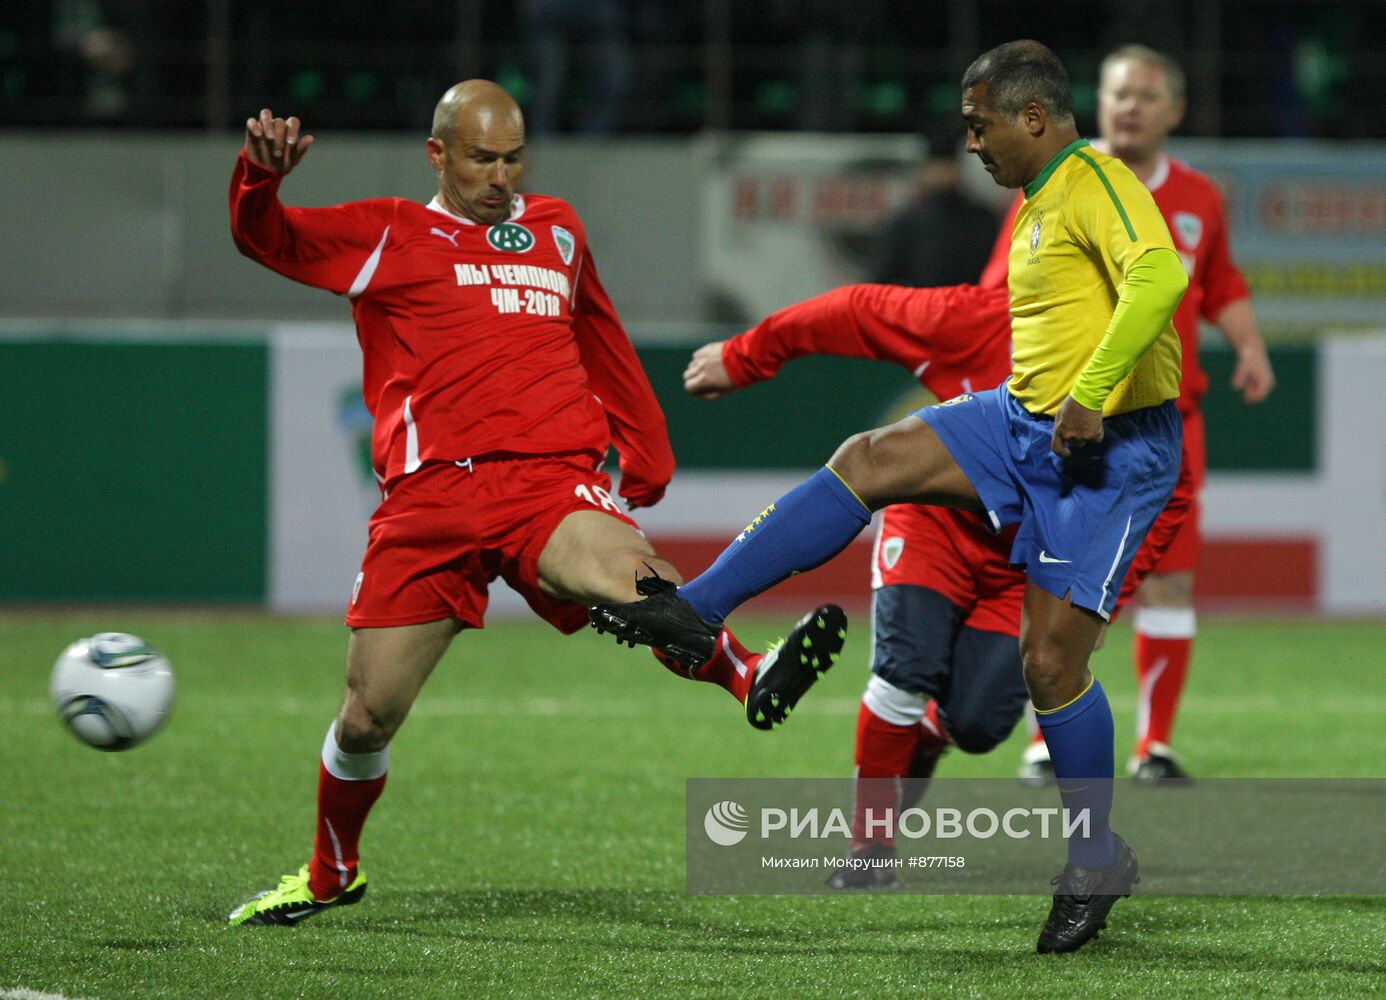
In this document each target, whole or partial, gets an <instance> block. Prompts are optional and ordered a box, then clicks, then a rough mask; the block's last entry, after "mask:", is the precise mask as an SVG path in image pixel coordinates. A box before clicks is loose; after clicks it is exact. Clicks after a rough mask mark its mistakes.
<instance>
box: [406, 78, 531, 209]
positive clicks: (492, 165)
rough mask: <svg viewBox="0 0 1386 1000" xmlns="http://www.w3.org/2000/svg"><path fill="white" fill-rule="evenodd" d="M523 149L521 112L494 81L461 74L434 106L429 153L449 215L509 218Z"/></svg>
mask: <svg viewBox="0 0 1386 1000" xmlns="http://www.w3.org/2000/svg"><path fill="white" fill-rule="evenodd" d="M524 149H525V118H524V115H522V114H521V113H520V106H519V105H518V104H516V103H515V98H513V97H511V96H510V94H509V93H507V92H506V89H505V88H504V87H502V86H500V85H499V84H497V83H492V82H491V81H490V80H464V81H463V82H462V83H459V84H455V85H454V86H452V87H449V88H448V92H447V93H446V94H444V95H443V97H442V100H440V101H439V102H438V106H437V107H436V108H434V110H433V133H432V135H431V136H430V137H429V140H428V159H429V162H430V163H431V164H433V169H434V170H435V171H437V174H438V195H439V197H440V198H441V199H442V202H443V204H444V205H445V206H446V207H447V210H448V211H449V212H452V213H453V214H454V215H460V216H463V217H465V218H468V219H471V220H473V221H474V222H484V223H486V224H487V225H495V224H496V223H498V222H504V221H505V220H506V219H507V218H509V217H510V211H511V208H512V206H513V199H514V195H515V184H516V182H517V181H519V179H520V174H521V173H522V172H523V170H524V164H523V162H522V160H523V157H524Z"/></svg>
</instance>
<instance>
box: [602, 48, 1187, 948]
mask: <svg viewBox="0 0 1386 1000" xmlns="http://www.w3.org/2000/svg"><path fill="white" fill-rule="evenodd" d="M962 113H963V118H964V120H965V121H966V122H967V125H968V131H969V137H968V149H969V151H970V152H972V153H975V154H976V155H977V156H978V157H980V159H981V160H982V162H983V163H984V164H985V165H986V168H987V170H988V171H990V172H991V174H992V176H993V177H994V178H995V179H996V181H997V183H999V184H1002V185H1004V186H1006V187H1011V188H1023V189H1024V191H1025V194H1026V204H1025V208H1024V210H1023V211H1022V212H1021V215H1020V221H1019V222H1017V224H1016V228H1015V235H1014V243H1013V247H1012V251H1011V254H1012V256H1011V262H1010V264H1011V277H1010V282H1011V286H1010V291H1011V308H1012V313H1013V317H1014V318H1013V330H1014V358H1013V375H1012V378H1011V380H1010V381H1009V382H1008V383H1006V384H1004V385H1001V386H998V387H997V388H995V389H992V390H990V391H988V392H978V393H967V394H964V395H962V396H959V397H957V398H956V399H952V400H948V401H947V402H945V403H941V404H939V405H938V406H932V407H927V408H925V409H923V410H920V411H918V412H917V413H914V414H911V415H910V416H909V417H906V418H905V419H904V420H901V421H899V422H897V423H895V424H891V425H890V426H888V427H883V428H878V429H877V430H874V431H868V432H865V433H862V434H856V435H853V436H852V437H850V438H848V439H847V440H846V441H845V442H843V444H842V445H841V446H840V447H839V448H838V449H837V451H836V452H835V453H834V454H833V456H832V458H831V459H830V460H829V462H828V464H827V466H826V467H825V468H823V469H820V470H819V471H818V472H817V473H816V474H815V475H814V476H813V477H811V478H810V479H808V480H806V481H805V482H803V483H801V484H800V485H799V486H797V487H795V488H794V489H793V490H791V491H790V492H789V493H787V494H786V495H785V496H783V497H781V498H780V499H778V500H777V501H775V503H773V504H771V505H769V506H768V507H766V508H765V509H764V510H763V511H761V514H760V516H758V517H756V519H755V523H754V524H753V526H751V527H748V528H747V530H746V531H745V532H743V533H742V534H741V535H739V536H738V537H737V538H736V539H735V540H734V541H733V542H732V543H731V544H730V545H729V546H728V547H727V549H726V550H724V551H723V553H722V554H721V556H719V557H718V559H717V561H716V562H715V563H714V564H713V565H712V566H711V567H710V568H709V569H708V570H707V571H706V572H704V573H703V574H702V575H701V576H699V577H697V578H696V579H694V580H690V581H689V582H688V583H686V584H683V585H682V586H679V587H674V586H673V585H672V584H665V583H664V582H662V581H661V582H655V581H651V582H650V584H649V585H648V586H642V588H641V593H642V594H648V595H649V596H647V597H646V598H645V599H644V600H640V601H633V602H630V603H626V604H603V605H598V606H596V607H594V608H592V609H591V617H592V623H593V625H594V626H596V627H597V628H598V629H599V630H600V631H604V632H611V633H614V634H615V635H616V636H617V638H618V639H624V640H627V641H629V642H631V643H632V644H633V643H635V642H640V643H644V644H646V645H650V646H653V647H655V648H656V649H664V650H666V651H667V650H668V649H670V648H674V649H679V650H683V651H687V650H697V649H705V650H707V651H708V653H709V655H710V652H711V650H712V649H713V648H714V644H715V642H716V639H717V635H718V633H719V630H720V628H721V623H722V621H723V620H724V619H725V618H726V617H727V616H728V615H729V614H730V613H731V612H732V610H733V609H735V608H736V607H737V606H738V605H740V604H741V603H742V602H743V601H745V600H747V599H749V598H750V597H752V596H754V595H756V594H758V593H760V592H762V591H764V590H767V589H769V588H770V587H773V586H774V585H775V584H776V583H778V582H780V581H781V580H784V579H786V578H787V577H789V576H790V575H791V574H793V573H794V572H796V571H803V570H806V569H811V568H813V567H814V566H816V565H818V564H820V563H822V562H825V561H826V560H827V559H829V558H831V557H832V556H833V555H835V554H836V553H837V552H839V551H841V550H842V549H843V548H845V547H846V545H847V544H848V543H849V542H850V541H851V540H852V539H853V538H854V537H855V536H856V535H857V533H858V532H860V531H861V529H862V528H864V527H865V526H866V525H867V524H868V523H869V521H870V518H871V513H872V512H873V511H875V510H878V509H880V508H881V507H884V506H886V505H888V504H893V503H923V504H933V505H937V506H945V507H957V508H963V509H967V510H972V511H976V512H977V513H980V514H982V515H983V516H984V517H985V518H987V519H988V520H989V521H990V522H991V524H992V525H993V526H994V527H995V528H996V529H997V530H998V531H999V530H1000V529H1001V528H1002V527H1004V526H1006V525H1010V524H1017V525H1019V528H1018V530H1017V533H1016V537H1015V543H1014V545H1013V546H1012V549H1011V561H1012V563H1014V564H1016V565H1019V566H1024V567H1025V571H1026V576H1027V581H1026V589H1025V598H1024V605H1023V612H1022V621H1021V634H1020V644H1021V660H1022V663H1023V666H1024V672H1025V683H1026V686H1027V687H1028V688H1029V691H1030V699H1031V701H1032V703H1033V704H1034V706H1035V709H1036V713H1037V715H1038V717H1039V720H1040V725H1041V727H1042V728H1043V729H1044V733H1045V739H1046V740H1047V742H1048V744H1049V748H1050V753H1051V756H1052V758H1053V762H1054V771H1055V776H1056V778H1057V779H1058V784H1059V792H1060V795H1061V796H1062V798H1063V803H1064V806H1065V808H1066V809H1067V810H1069V812H1070V815H1072V816H1080V817H1081V816H1085V817H1086V818H1087V820H1088V825H1087V827H1086V828H1085V829H1080V830H1078V831H1076V832H1075V833H1074V834H1073V835H1072V836H1070V837H1069V841H1068V864H1066V865H1065V867H1064V871H1063V873H1062V875H1061V876H1060V878H1059V879H1058V881H1057V886H1058V888H1057V889H1056V891H1055V895H1054V900H1053V904H1052V906H1051V908H1050V912H1049V917H1048V920H1047V921H1046V923H1045V926H1044V928H1043V930H1042V931H1041V933H1040V936H1039V941H1038V945H1037V948H1038V950H1039V951H1040V952H1043V953H1053V952H1066V951H1074V950H1076V949H1078V948H1080V947H1082V946H1083V944H1085V943H1086V942H1087V941H1089V940H1091V939H1092V938H1094V937H1096V936H1097V933H1098V932H1099V931H1100V930H1101V929H1102V928H1103V927H1105V926H1106V919H1107V915H1108V913H1109V911H1110V910H1111V908H1112V906H1113V904H1114V903H1115V902H1116V900H1117V899H1118V898H1119V897H1121V896H1123V895H1129V894H1130V892H1131V886H1132V884H1133V883H1134V882H1135V881H1137V879H1138V869H1137V865H1136V856H1135V854H1134V853H1133V852H1132V850H1131V849H1130V847H1128V846H1127V845H1126V844H1125V842H1124V841H1122V839H1121V838H1120V837H1117V836H1116V835H1115V834H1114V833H1113V832H1112V830H1111V828H1110V826H1109V825H1108V817H1109V815H1110V813H1111V800H1112V775H1113V771H1114V767H1115V761H1114V749H1113V731H1112V712H1111V707H1110V706H1109V705H1108V703H1107V697H1106V695H1105V694H1104V693H1103V691H1102V686H1101V685H1100V684H1098V683H1097V681H1096V679H1095V678H1094V677H1093V676H1092V675H1091V674H1090V673H1089V672H1088V659H1089V657H1090V656H1091V655H1092V651H1093V648H1094V646H1095V644H1096V642H1097V637H1098V635H1099V633H1100V631H1101V628H1102V625H1103V623H1104V622H1105V621H1106V620H1107V618H1108V616H1109V615H1110V614H1111V611H1112V608H1113V606H1114V604H1115V602H1116V597H1117V594H1118V593H1119V591H1120V589H1121V583H1122V579H1123V578H1124V577H1125V575H1126V571H1127V569H1129V567H1130V565H1131V560H1132V558H1133V557H1134V555H1135V552H1136V549H1137V548H1139V546H1140V543H1141V540H1142V539H1143V538H1144V537H1145V533H1146V531H1147V530H1148V529H1149V528H1150V525H1151V524H1152V523H1153V522H1154V520H1155V517H1156V515H1158V514H1159V512H1160V510H1161V509H1162V508H1163V507H1164V505H1165V502H1166V501H1167V500H1168V499H1169V495H1170V493H1171V491H1172V490H1173V489H1174V483H1175V479H1176V478H1177V476H1178V471H1179V455H1180V443H1181V431H1180V424H1179V414H1178V411H1177V410H1176V409H1175V406H1174V403H1173V399H1174V397H1175V396H1176V395H1177V394H1178V390H1179V341H1178V338H1177V337H1176V335H1175V333H1174V330H1173V328H1172V327H1171V326H1170V319H1171V317H1172V316H1173V315H1174V310H1175V308H1176V307H1177V306H1178V304H1179V300H1180V297H1181V296H1182V294H1183V292H1184V289H1185V287H1186V286H1187V283H1188V279H1187V277H1186V276H1185V273H1184V268H1183V266H1182V265H1181V264H1180V261H1179V258H1178V256H1177V255H1176V254H1175V251H1174V248H1173V243H1172V242H1171V240H1170V236H1169V231H1168V230H1167V229H1166V227H1165V223H1164V221H1163V219H1162V218H1161V217H1160V213H1159V212H1158V211H1157V210H1156V208H1155V204H1154V202H1153V200H1152V199H1151V197H1150V194H1149V193H1148V192H1147V191H1146V190H1145V188H1144V187H1143V186H1142V185H1141V184H1140V182H1139V181H1137V180H1136V179H1135V177H1133V176H1132V175H1131V173H1130V171H1128V170H1127V169H1126V168H1125V167H1124V166H1122V165H1121V164H1120V163H1119V162H1117V161H1116V160H1113V159H1111V158H1110V157H1107V156H1103V155H1101V154H1100V153H1097V152H1096V151H1095V150H1093V149H1092V148H1091V147H1089V146H1088V145H1087V144H1086V143H1084V142H1083V141H1082V140H1081V139H1080V138H1079V137H1078V133H1077V130H1076V128H1075V125H1074V121H1073V111H1072V98H1071V94H1070V87H1069V80H1068V74H1067V73H1066V72H1065V70H1064V67H1063V64H1062V63H1061V62H1059V60H1058V58H1057V57H1056V56H1055V55H1054V53H1052V52H1050V51H1049V49H1047V48H1045V47H1044V46H1043V45H1041V44H1040V43H1038V42H1032V41H1019V42H1010V43H1007V44H1005V45H1001V46H998V47H997V48H995V49H992V50H991V51H989V52H987V53H985V54H984V55H982V56H981V57H980V58H978V59H977V60H976V61H975V62H974V63H973V64H972V66H970V67H969V68H968V70H967V73H966V74H965V75H964V77H963V81H962ZM749 513H751V514H753V513H754V512H749ZM748 519H749V518H748ZM688 665H689V666H690V667H691V668H692V669H697V668H698V667H699V665H700V664H698V663H693V664H688ZM809 680H810V682H811V680H812V678H811V677H810V678H809ZM803 693H804V692H803V691H802V690H797V689H796V692H795V700H796V701H797V700H798V698H799V697H800V696H801V695H802V694H803ZM942 721H943V722H944V724H945V725H947V720H946V719H945V720H942Z"/></svg>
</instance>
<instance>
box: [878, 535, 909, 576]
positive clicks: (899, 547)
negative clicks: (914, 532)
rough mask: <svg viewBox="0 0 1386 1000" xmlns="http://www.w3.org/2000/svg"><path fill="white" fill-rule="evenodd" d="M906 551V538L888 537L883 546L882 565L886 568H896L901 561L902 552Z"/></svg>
mask: <svg viewBox="0 0 1386 1000" xmlns="http://www.w3.org/2000/svg"><path fill="white" fill-rule="evenodd" d="M904 551H905V540H904V539H903V538H887V539H886V540H885V544H883V545H882V546H881V565H882V566H884V567H885V568H886V569H894V568H895V564H896V563H898V562H899V561H900V553H902V552H904Z"/></svg>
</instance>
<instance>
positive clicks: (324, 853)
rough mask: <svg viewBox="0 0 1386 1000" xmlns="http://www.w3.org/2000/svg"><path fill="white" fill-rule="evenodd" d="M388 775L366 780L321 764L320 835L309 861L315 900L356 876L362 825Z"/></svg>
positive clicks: (335, 891) (327, 896)
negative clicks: (341, 775) (352, 778)
mask: <svg viewBox="0 0 1386 1000" xmlns="http://www.w3.org/2000/svg"><path fill="white" fill-rule="evenodd" d="M385 778H386V775H383V774H382V775H381V776H380V777H378V778H370V779H368V780H365V781H346V780H343V779H342V778H337V777H333V776H332V775H331V774H330V773H329V772H328V770H327V768H326V767H325V766H323V764H322V763H321V762H319V764H318V834H317V838H316V839H315V840H314V842H313V858H312V860H311V861H309V862H308V890H309V891H310V892H311V893H312V894H313V897H314V898H315V899H332V898H333V897H334V896H340V895H341V894H342V891H343V890H344V889H346V887H347V886H349V885H350V884H351V880H352V879H353V878H355V877H356V862H357V860H358V859H359V855H358V854H357V847H358V845H359V844H360V842H361V828H362V827H363V826H365V825H366V816H368V815H369V814H370V811H371V806H373V805H375V800H376V799H378V798H380V793H381V792H382V791H384V789H385Z"/></svg>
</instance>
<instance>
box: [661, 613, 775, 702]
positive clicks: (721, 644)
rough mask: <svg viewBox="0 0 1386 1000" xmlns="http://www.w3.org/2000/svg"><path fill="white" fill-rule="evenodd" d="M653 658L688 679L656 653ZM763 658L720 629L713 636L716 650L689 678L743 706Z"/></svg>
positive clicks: (729, 632)
mask: <svg viewBox="0 0 1386 1000" xmlns="http://www.w3.org/2000/svg"><path fill="white" fill-rule="evenodd" d="M654 656H655V659H656V660H658V661H659V662H660V663H662V664H664V666H665V667H666V668H667V669H669V670H670V671H672V672H673V673H675V674H678V675H679V676H680V677H690V675H689V673H688V671H686V670H684V669H683V667H681V666H679V665H678V664H677V663H674V662H673V661H671V660H669V659H666V658H665V656H664V654H663V653H660V652H658V651H656V652H655V654H654ZM763 659H765V656H764V655H763V654H761V653H752V652H751V651H750V650H749V649H747V648H746V647H745V646H743V645H741V643H740V642H739V641H738V640H737V638H736V636H734V635H732V632H731V629H729V628H724V629H722V634H721V635H719V636H718V637H717V650H716V652H714V653H713V654H712V659H710V660H708V661H707V662H706V663H704V664H703V665H702V667H701V668H700V669H699V670H698V671H697V673H696V674H694V675H692V676H691V678H690V679H692V680H699V681H706V682H708V683H709V684H716V685H718V686H719V687H721V688H722V689H723V690H725V691H727V692H729V693H730V694H731V696H732V697H733V698H735V699H736V700H737V701H738V702H740V703H741V704H743V705H744V704H746V695H747V694H748V693H749V692H750V690H751V681H752V680H753V679H755V676H756V668H757V667H759V666H760V661H761V660H763Z"/></svg>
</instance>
